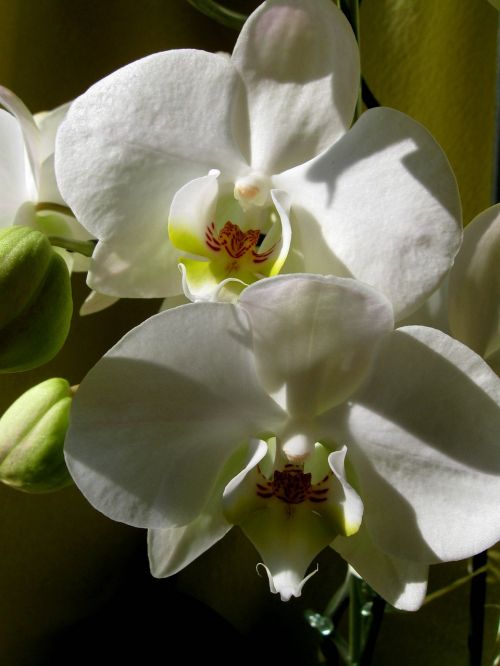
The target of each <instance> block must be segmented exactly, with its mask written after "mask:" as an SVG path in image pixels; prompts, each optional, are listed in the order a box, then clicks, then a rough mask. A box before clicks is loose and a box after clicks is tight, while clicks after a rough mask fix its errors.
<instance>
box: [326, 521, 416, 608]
mask: <svg viewBox="0 0 500 666" xmlns="http://www.w3.org/2000/svg"><path fill="white" fill-rule="evenodd" d="M331 546H332V548H333V549H334V550H336V551H337V552H338V553H340V555H342V557H343V558H344V559H345V560H347V562H349V564H350V565H351V566H352V567H353V568H354V569H355V570H356V572H357V573H358V574H359V575H360V576H361V577H362V578H363V579H364V580H365V581H366V582H367V583H368V585H370V587H372V588H373V589H374V590H375V592H377V593H378V594H380V596H381V597H383V598H384V599H385V600H386V601H388V602H389V603H390V604H391V605H392V606H395V607H396V608H399V609H400V610H406V611H413V610H418V609H419V608H420V606H421V605H422V604H423V602H424V599H425V594H426V591H427V574H428V566H426V565H425V564H419V563H416V562H408V561H406V560H401V559H399V558H397V557H391V556H390V555H387V554H386V553H384V552H383V551H381V550H380V548H377V546H375V544H374V543H373V541H372V540H371V539H370V536H369V534H368V532H367V530H366V528H365V527H364V526H363V525H362V526H361V528H360V529H359V531H358V532H356V534H354V535H353V536H350V537H343V536H339V537H337V538H336V539H335V540H334V541H333V542H332V544H331Z"/></svg>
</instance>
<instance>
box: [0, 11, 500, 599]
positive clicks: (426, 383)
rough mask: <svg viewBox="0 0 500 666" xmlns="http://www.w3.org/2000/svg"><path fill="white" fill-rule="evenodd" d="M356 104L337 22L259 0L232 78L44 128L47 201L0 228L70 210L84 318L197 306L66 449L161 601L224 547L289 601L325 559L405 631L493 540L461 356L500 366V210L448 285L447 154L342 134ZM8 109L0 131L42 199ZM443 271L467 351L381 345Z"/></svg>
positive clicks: (441, 340)
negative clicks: (252, 551) (371, 594)
mask: <svg viewBox="0 0 500 666" xmlns="http://www.w3.org/2000/svg"><path fill="white" fill-rule="evenodd" d="M358 87H359V53H358V49H357V44H356V40H355V37H354V35H353V33H352V31H351V28H350V26H349V24H348V22H347V20H346V19H345V17H344V16H343V14H342V13H341V12H340V10H339V9H338V8H337V7H336V6H335V4H334V3H332V2H330V0H266V2H264V3H263V4H262V5H261V6H260V7H259V8H258V9H257V10H256V11H255V12H254V13H253V14H252V15H251V16H250V17H249V19H248V20H247V21H246V23H245V25H244V27H243V29H242V31H241V33H240V35H239V37H238V40H237V42H236V46H235V48H234V51H233V53H232V55H231V56H227V55H225V54H212V53H206V52H203V51H196V50H178V51H169V52H165V53H157V54H154V55H151V56H148V57H146V58H144V59H142V60H139V61H137V62H135V63H132V64H130V65H128V66H126V67H124V68H122V69H120V70H118V71H117V72H114V73H113V74H111V75H109V76H108V77H106V78H105V79H103V80H102V81H100V82H98V83H97V84H95V85H94V86H93V87H92V88H90V89H89V90H88V91H87V92H86V93H85V94H83V95H82V96H81V97H79V98H78V99H76V100H75V101H74V102H73V103H72V104H71V106H70V108H69V110H67V112H66V109H64V110H61V111H56V112H54V113H55V114H56V116H55V118H57V121H56V120H54V123H53V124H52V125H51V127H53V128H55V125H56V124H58V123H59V121H60V120H61V119H62V117H63V116H64V119H62V122H61V123H60V126H59V129H58V131H57V137H56V139H55V155H54V156H53V155H52V152H50V151H49V152H50V154H49V153H47V154H48V155H49V157H48V159H49V163H50V165H52V162H53V160H54V161H55V173H56V176H57V185H56V183H55V181H54V180H52V181H51V182H52V184H53V188H52V190H51V194H50V197H49V195H45V194H44V193H42V190H39V191H38V195H37V194H36V193H35V194H30V195H29V196H28V195H27V194H26V193H25V190H23V188H22V187H21V186H19V188H18V190H16V192H17V191H19V193H20V194H19V196H17V195H16V196H17V198H16V199H15V202H14V199H13V200H12V201H13V204H12V206H11V208H10V209H9V211H10V212H9V215H8V216H4V217H2V224H13V223H15V224H18V223H20V222H19V220H20V217H19V216H20V213H19V211H20V210H24V208H23V206H24V203H23V202H25V201H29V202H35V204H33V203H30V204H29V206H30V208H29V210H30V211H31V212H33V210H35V212H36V211H37V210H38V209H37V205H38V204H36V201H46V200H49V199H50V201H51V202H53V204H54V205H53V206H52V207H51V210H55V211H57V209H58V208H57V207H58V206H68V207H70V209H68V210H70V211H71V212H72V214H74V216H75V217H76V219H77V220H78V223H79V224H81V225H82V228H83V232H82V233H83V234H84V238H85V239H89V238H91V239H95V241H96V247H95V250H94V252H93V255H92V257H91V259H90V263H89V265H88V284H89V286H90V287H91V288H92V289H93V290H95V292H94V293H96V292H98V293H99V294H102V295H103V296H102V299H104V300H102V301H100V303H101V302H102V303H103V304H104V305H106V304H108V303H109V302H110V301H112V300H114V299H116V298H121V297H140V298H151V297H161V298H165V299H169V298H172V297H179V296H183V297H185V298H186V299H187V300H189V301H192V302H191V303H187V304H184V305H181V306H179V307H174V308H171V309H167V311H165V312H161V313H159V314H157V315H155V316H154V317H152V318H151V319H149V320H147V321H145V322H144V323H143V324H141V325H140V326H139V327H137V328H136V329H134V330H132V331H130V332H129V333H128V334H127V335H126V336H125V337H124V338H123V339H122V340H121V341H120V342H119V343H118V344H117V345H116V346H115V347H113V348H112V349H111V350H110V351H109V352H108V353H107V354H106V355H105V356H104V357H103V358H102V359H101V360H100V361H99V362H98V363H97V365H96V366H95V367H94V368H93V369H92V370H91V371H90V373H89V374H88V376H87V377H86V378H85V379H84V380H83V381H82V383H81V385H80V387H79V388H78V391H77V392H76V395H75V397H74V398H73V406H72V411H71V418H70V427H69V430H68V434H67V437H66V444H65V448H66V462H67V465H68V468H69V471H70V473H71V475H72V477H73V479H74V481H75V482H76V484H77V486H78V487H79V488H80V490H81V491H82V493H83V494H84V495H85V496H86V497H87V499H88V500H89V501H90V502H91V503H92V504H93V505H94V506H95V507H96V508H97V509H99V511H101V512H103V513H104V514H105V515H107V516H109V517H111V518H112V519H114V520H118V521H123V522H125V523H128V524H130V525H135V526H139V527H146V528H148V530H149V536H148V546H149V556H150V564H151V570H152V573H153V574H154V575H155V576H159V577H162V576H168V575H171V574H173V573H176V572H177V571H179V570H180V569H182V568H183V567H185V566H187V565H188V564H189V563H190V562H192V561H193V560H194V559H195V558H196V557H198V556H199V555H201V554H202V553H203V552H205V551H206V550H207V549H208V548H210V547H211V546H212V545H213V544H214V543H216V542H217V541H218V540H220V539H221V538H222V537H223V536H224V535H225V534H226V533H227V532H228V530H229V529H230V528H231V527H232V526H234V525H237V526H239V527H240V528H241V529H242V530H243V532H244V533H245V534H246V535H247V537H248V538H249V539H250V540H251V542H252V543H253V544H254V546H255V547H256V549H257V551H258V552H259V554H260V558H261V560H262V566H263V568H264V570H265V571H266V572H267V576H268V579H269V585H270V589H271V591H272V592H276V593H278V594H279V595H280V596H281V598H282V599H283V600H288V599H290V598H291V597H298V596H300V594H301V590H302V587H303V585H304V583H305V582H306V581H307V579H308V578H309V577H310V576H311V575H313V574H314V573H315V569H314V562H315V558H316V556H317V555H318V553H319V552H320V551H321V550H322V549H323V548H325V547H327V546H331V547H332V548H333V549H334V550H336V551H337V552H338V553H340V555H341V556H342V557H343V558H344V559H345V560H346V561H347V562H349V563H350V564H351V565H352V567H353V568H354V569H355V570H356V571H357V572H358V573H359V574H360V575H361V576H362V577H363V578H364V579H365V580H366V581H367V582H368V583H369V584H370V585H371V586H372V587H373V588H374V589H375V590H376V591H377V592H378V593H379V594H381V595H382V596H383V597H384V598H385V599H387V600H388V601H389V602H390V603H392V604H393V605H395V606H396V607H398V608H402V609H409V610H414V609H416V608H418V607H419V606H420V605H421V604H422V602H423V599H424V596H425V591H426V585H427V569H428V566H429V565H430V564H433V563H435V562H442V561H449V560H455V559H462V558H465V557H469V556H470V555H473V554H475V553H477V552H479V551H481V550H483V549H485V548H488V547H489V546H491V545H492V544H494V543H495V542H496V541H497V540H499V539H500V504H499V502H498V494H499V492H500V456H499V455H498V454H499V448H500V444H499V442H498V438H497V433H498V432H499V429H500V380H499V378H498V376H497V375H496V374H495V372H494V371H493V370H492V369H491V368H490V367H489V366H488V364H487V363H486V362H485V361H484V360H483V359H482V358H481V357H480V356H479V355H478V354H480V355H483V356H484V355H486V356H487V355H488V354H492V353H494V352H496V351H497V350H498V348H499V344H500V336H499V328H498V321H499V320H498V303H499V299H498V295H499V294H498V280H496V282H495V283H494V286H492V287H491V288H490V286H488V285H487V284H486V283H487V282H488V280H489V277H490V275H491V271H492V270H493V264H494V260H495V258H496V254H498V251H497V250H498V243H497V241H496V239H497V238H498V237H500V236H498V228H497V226H498V225H497V224H496V222H495V223H493V217H492V215H493V216H498V210H497V209H495V210H494V214H493V213H486V214H485V215H486V218H484V219H485V220H486V221H483V222H478V223H477V224H474V226H473V229H475V230H478V234H477V235H479V233H482V232H483V227H484V226H486V227H487V228H488V230H487V231H486V232H485V233H487V234H490V235H492V236H494V238H495V246H494V247H495V250H494V252H493V253H492V254H488V252H489V250H487V249H486V245H484V246H483V245H481V243H479V244H478V245H477V247H478V248H479V249H478V250H477V252H476V251H475V250H474V251H473V250H471V251H470V252H469V254H467V252H468V251H467V250H465V254H464V253H463V251H462V253H460V255H459V258H458V260H457V263H456V265H455V267H454V268H453V269H452V266H453V263H454V261H455V257H456V255H457V253H458V251H459V248H460V244H461V240H462V231H461V210H460V199H459V194H458V190H457V186H456V182H455V178H454V176H453V173H452V171H451V168H450V166H449V164H448V161H447V159H446V157H445V155H444V153H443V152H442V150H441V148H440V147H439V146H438V145H437V143H436V142H435V140H434V139H433V138H432V137H431V135H430V134H429V133H428V132H427V131H426V130H425V129H424V128H423V127H422V126H421V125H419V124H418V123H416V122H415V121H413V120H412V119H411V118H409V117H407V116H405V115H404V114H402V113H400V112H397V111H394V110H391V109H387V108H377V109H371V110H369V111H366V112H365V113H363V114H362V115H361V117H360V118H359V119H358V120H357V121H356V122H355V123H354V125H353V126H352V127H351V122H352V119H353V114H354V108H355V104H356V99H357V95H358ZM4 103H5V102H4ZM19 108H20V107H19V105H18V106H17V107H12V109H11V111H12V110H13V112H14V114H15V117H13V116H11V115H9V114H7V113H4V114H2V115H1V116H0V121H1V122H2V123H5V124H6V127H7V125H8V126H9V127H10V126H12V127H14V126H15V127H16V128H17V129H16V132H17V134H16V137H17V138H16V139H15V141H16V142H17V144H16V146H17V147H16V146H14V147H13V149H12V154H13V155H14V153H15V155H16V156H17V157H16V159H17V160H18V165H19V169H18V172H19V174H21V173H23V174H26V173H27V172H28V173H31V176H30V177H31V180H32V181H34V182H35V183H36V182H38V181H37V180H36V177H35V175H36V173H38V171H37V169H38V167H37V166H36V165H38V164H39V163H40V161H39V160H40V158H39V157H36V156H35V152H34V149H33V147H32V145H33V144H32V141H31V139H30V136H31V134H32V133H33V131H34V130H33V123H32V122H31V121H29V122H28V120H27V116H26V114H25V113H24V111H23V113H20V112H19V110H18V109H19ZM26 128H28V129H26ZM0 129H1V126H0ZM51 136H52V137H53V134H51ZM19 146H21V147H22V149H20V148H19ZM14 148H15V150H14ZM20 155H22V159H23V160H24V161H21V158H20V157H19V156H20ZM5 159H6V160H7V158H5ZM26 160H27V162H26ZM37 160H38V161H37ZM26 164H28V165H29V166H30V169H31V171H29V170H28V171H27V170H26ZM43 164H45V162H43ZM16 173H17V172H16ZM50 173H51V174H52V175H53V171H50ZM23 177H24V176H23ZM19 178H20V176H19ZM19 182H21V180H19ZM23 182H24V181H23ZM30 182H31V181H30ZM40 182H41V181H40ZM23 187H24V186H23ZM39 187H40V185H39ZM63 198H64V199H63ZM2 210H3V209H2ZM66 212H67V211H66ZM37 214H38V213H37ZM4 219H5V220H7V221H6V222H3V220H4ZM23 219H24V218H23ZM496 219H497V217H495V220H496ZM21 223H23V224H26V222H21ZM36 223H37V224H41V221H40V220H38V218H37V219H36ZM30 224H31V223H30ZM75 224H77V223H76V222H75ZM78 228H79V227H78ZM75 229H77V227H74V230H73V232H72V233H74V234H77V233H80V232H79V231H76V230H75ZM471 233H472V234H474V231H472V232H471ZM488 247H489V246H488ZM474 252H476V254H474ZM472 254H474V257H473V258H472V259H471V255H472ZM461 267H462V268H461ZM450 270H451V271H452V272H451V278H450V281H451V287H450V291H451V293H452V305H451V306H450V307H451V310H450V312H452V319H453V321H455V322H456V324H455V329H456V330H457V331H463V330H465V329H466V328H467V327H468V326H470V325H472V328H473V329H474V331H473V332H472V333H471V334H470V335H469V334H468V333H467V334H465V333H464V335H461V334H460V333H457V334H456V337H457V338H459V339H460V340H462V342H459V341H457V340H454V339H453V338H451V337H450V336H448V335H447V334H446V333H444V332H442V331H439V330H436V329H435V328H429V327H425V326H420V325H417V326H401V327H398V322H401V320H403V319H404V318H407V317H408V316H410V315H414V314H415V313H417V312H418V309H419V308H420V307H421V306H422V305H423V304H425V302H426V300H427V299H428V298H429V297H430V296H431V295H432V294H433V293H435V292H436V290H437V289H438V288H439V286H440V284H442V282H443V280H445V278H446V276H447V275H448V274H449V273H450ZM458 274H460V275H463V274H466V275H467V284H468V290H466V291H462V288H461V286H456V285H459V281H460V280H461V279H462V278H459V277H456V276H457V275H458ZM476 287H477V288H478V289H480V290H481V292H482V293H483V290H484V303H485V307H487V308H488V312H490V313H491V317H490V319H482V320H481V321H482V322H483V323H481V324H479V323H478V324H477V325H476V323H472V324H470V323H469V322H468V321H465V320H463V318H461V317H462V315H461V312H462V305H463V303H462V301H463V299H465V300H466V301H467V302H468V303H471V304H473V303H474V302H475V291H474V290H475V288H476ZM453 294H454V295H453ZM167 302H168V301H167ZM97 307H100V305H97V306H92V308H93V309H97ZM88 311H89V310H88ZM453 313H454V314H453ZM454 334H455V333H454ZM463 342H464V343H465V344H468V345H469V346H470V347H472V349H473V350H474V351H472V350H471V349H469V348H468V347H466V346H465V344H463ZM476 352H478V353H476ZM65 404H66V403H65ZM58 434H59V433H58ZM58 439H59V440H60V437H59V438H58ZM311 565H312V567H313V569H312V571H309V568H310V567H311Z"/></svg>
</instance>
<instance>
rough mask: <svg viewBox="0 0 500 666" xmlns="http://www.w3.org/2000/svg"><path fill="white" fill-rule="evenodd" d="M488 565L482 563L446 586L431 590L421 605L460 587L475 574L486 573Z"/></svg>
mask: <svg viewBox="0 0 500 666" xmlns="http://www.w3.org/2000/svg"><path fill="white" fill-rule="evenodd" d="M487 569H488V567H487V565H484V566H482V567H480V568H479V569H476V570H475V571H473V572H472V573H470V574H467V575H466V576H462V577H461V578H457V580H454V581H453V583H451V584H450V585H447V586H446V587H442V588H441V589H439V590H436V591H435V592H432V593H431V594H428V595H427V596H426V597H425V600H424V603H423V605H424V606H425V604H428V603H430V602H431V601H434V600H435V599H439V597H443V596H444V595H445V594H448V593H449V592H452V591H453V590H456V589H457V587H460V586H461V585H465V583H468V582H469V581H470V580H471V579H472V578H474V577H475V576H478V575H479V574H482V573H484V574H486V571H487Z"/></svg>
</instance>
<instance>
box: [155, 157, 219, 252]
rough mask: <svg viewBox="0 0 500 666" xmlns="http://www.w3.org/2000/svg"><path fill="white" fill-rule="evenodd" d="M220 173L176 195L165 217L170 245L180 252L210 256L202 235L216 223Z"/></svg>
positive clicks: (191, 182)
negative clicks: (212, 223)
mask: <svg viewBox="0 0 500 666" xmlns="http://www.w3.org/2000/svg"><path fill="white" fill-rule="evenodd" d="M219 175H220V172H219V171H215V170H214V171H211V172H210V173H209V174H208V175H206V176H202V177H201V178H195V179H194V180H191V181H190V182H189V183H186V185H184V186H183V187H181V189H180V190H178V192H176V193H175V195H174V198H173V201H172V205H171V207H170V213H169V216H168V234H169V237H170V241H171V243H172V244H173V245H174V247H176V248H177V250H180V251H181V252H182V253H186V252H187V253H189V254H195V255H197V256H200V257H206V256H210V255H211V254H212V251H211V250H210V247H208V246H207V241H206V238H205V234H206V232H207V229H208V227H209V225H210V223H211V222H213V221H214V220H215V208H216V205H217V197H218V194H219V185H218V183H217V178H218V176H219Z"/></svg>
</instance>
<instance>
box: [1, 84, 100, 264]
mask: <svg viewBox="0 0 500 666" xmlns="http://www.w3.org/2000/svg"><path fill="white" fill-rule="evenodd" d="M0 105H2V106H4V107H5V108H6V109H7V110H8V111H9V113H8V112H7V111H4V110H3V109H0V228H1V227H8V226H11V225H13V224H21V225H26V226H30V227H33V228H35V229H37V230H38V231H41V232H42V233H44V234H46V235H49V236H61V237H64V238H65V239H68V240H87V239H89V238H91V236H90V235H89V233H88V232H87V231H85V229H83V228H82V227H81V226H80V225H79V224H78V222H77V221H76V220H75V218H74V216H73V214H72V212H71V210H70V209H69V208H68V206H67V205H66V203H65V201H64V200H63V198H62V196H61V194H60V192H59V188H58V187H57V183H56V178H55V173H54V144H55V137H56V131H57V129H58V127H59V125H60V123H61V121H62V120H63V118H64V116H65V115H66V113H67V111H68V108H69V104H64V105H62V106H60V107H58V108H57V109H54V110H53V111H50V112H44V113H37V114H35V115H34V116H32V115H31V113H30V112H29V111H28V109H27V108H26V106H25V105H24V103H23V102H22V101H21V100H20V99H19V98H18V97H16V95H14V93H12V92H11V91H10V90H8V89H7V88H4V87H3V86H0ZM58 251H60V253H61V254H62V255H63V256H64V259H65V260H66V263H67V264H68V266H69V267H70V268H73V269H76V270H86V269H87V267H88V259H87V258H86V257H81V256H79V255H72V254H70V253H68V252H66V251H65V250H59V249H58Z"/></svg>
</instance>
